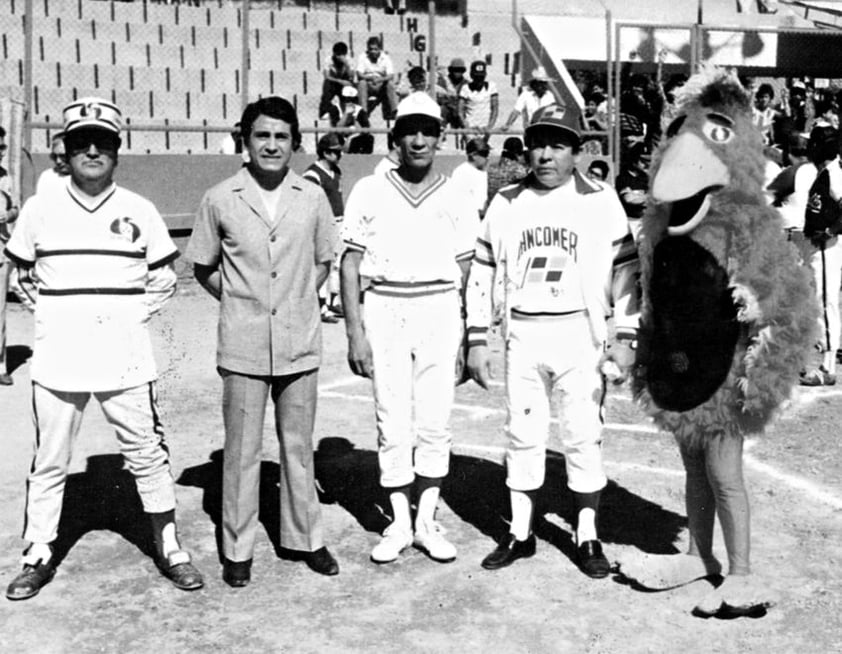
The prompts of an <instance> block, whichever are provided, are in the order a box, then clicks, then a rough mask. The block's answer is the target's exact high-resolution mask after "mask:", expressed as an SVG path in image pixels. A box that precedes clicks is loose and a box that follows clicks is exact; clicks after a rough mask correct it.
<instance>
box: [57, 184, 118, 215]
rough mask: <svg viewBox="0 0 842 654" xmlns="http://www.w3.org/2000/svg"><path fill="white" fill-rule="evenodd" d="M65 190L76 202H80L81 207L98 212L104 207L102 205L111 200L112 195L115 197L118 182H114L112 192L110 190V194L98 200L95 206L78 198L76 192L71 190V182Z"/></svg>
mask: <svg viewBox="0 0 842 654" xmlns="http://www.w3.org/2000/svg"><path fill="white" fill-rule="evenodd" d="M65 190H66V191H67V193H68V195H70V197H71V198H72V199H73V201H74V202H75V203H76V204H78V205H79V206H80V207H82V209H84V210H85V211H87V212H88V213H96V212H97V211H99V210H100V209H101V208H102V206H103V205H104V204H105V203H106V202H108V201H109V200H110V199H111V198H112V197H114V194H115V193H116V192H117V185H116V184H112V186H111V191H110V192H109V193H108V194H107V195H106V196H105V197H104V198H102V200H100V201H99V202H97V204H96V205H95V206H93V207H89V206H88V205H86V204H85V203H84V202H82V201H81V200H80V199H79V198H77V197H76V194H75V193H74V192H73V191H71V190H70V184H68V185H67V186H66V187H65Z"/></svg>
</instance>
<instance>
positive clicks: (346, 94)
mask: <svg viewBox="0 0 842 654" xmlns="http://www.w3.org/2000/svg"><path fill="white" fill-rule="evenodd" d="M358 95H359V93H357V89H355V88H354V87H353V86H343V87H342V97H343V98H356V97H357V96H358Z"/></svg>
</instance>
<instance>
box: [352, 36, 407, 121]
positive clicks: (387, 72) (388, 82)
mask: <svg viewBox="0 0 842 654" xmlns="http://www.w3.org/2000/svg"><path fill="white" fill-rule="evenodd" d="M356 73H357V92H358V93H359V98H360V105H361V106H362V107H363V109H365V110H366V111H368V112H371V110H372V109H373V108H374V107H375V106H376V105H377V103H380V105H381V108H382V110H383V118H385V119H386V120H391V119H392V118H394V115H395V111H396V108H397V106H398V98H397V93H396V92H395V67H394V65H393V64H392V58H391V57H390V56H389V55H387V54H386V53H385V52H383V46H382V44H381V43H380V39H379V38H378V37H376V36H371V37H369V39H368V41H367V42H366V50H365V52H364V53H363V54H361V55H360V57H359V60H358V61H357V71H356Z"/></svg>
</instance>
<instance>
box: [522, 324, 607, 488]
mask: <svg viewBox="0 0 842 654" xmlns="http://www.w3.org/2000/svg"><path fill="white" fill-rule="evenodd" d="M600 356H601V347H600V346H598V345H594V342H593V336H592V335H591V328H590V323H589V321H588V317H587V314H586V313H585V312H584V311H583V312H580V313H578V314H574V315H571V316H568V317H562V318H558V319H546V320H535V321H531V320H517V319H512V320H510V321H509V335H508V339H507V342H506V401H507V405H508V420H507V423H506V432H507V434H508V437H509V446H508V448H507V450H506V471H507V477H506V484H507V485H508V486H509V488H511V489H513V490H519V491H531V490H536V489H538V488H540V487H541V486H542V485H543V483H544V474H545V468H546V463H545V458H546V446H547V439H548V436H549V428H550V414H551V400H552V398H553V395H554V393H555V392H560V397H559V407H558V408H559V421H560V422H561V426H562V429H561V441H562V445H563V446H564V462H565V467H566V471H567V485H568V487H569V488H570V489H571V490H572V491H574V492H577V493H593V492H596V491H598V490H601V489H602V488H603V487H604V486H605V484H606V483H607V481H608V480H607V478H606V476H605V472H604V470H603V464H602V399H603V396H604V394H605V392H604V382H603V379H602V375H601V373H600V372H599V369H598V367H599V359H600Z"/></svg>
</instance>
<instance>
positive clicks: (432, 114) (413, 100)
mask: <svg viewBox="0 0 842 654" xmlns="http://www.w3.org/2000/svg"><path fill="white" fill-rule="evenodd" d="M408 116H427V117H428V118H433V119H435V120H441V107H439V105H438V103H437V102H436V101H435V100H433V99H432V98H431V97H430V96H429V95H427V94H426V93H410V94H409V95H408V96H406V97H405V98H404V99H403V100H401V101H400V102H399V103H398V112H397V115H396V116H395V120H396V121H398V120H400V119H401V118H406V117H408Z"/></svg>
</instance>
